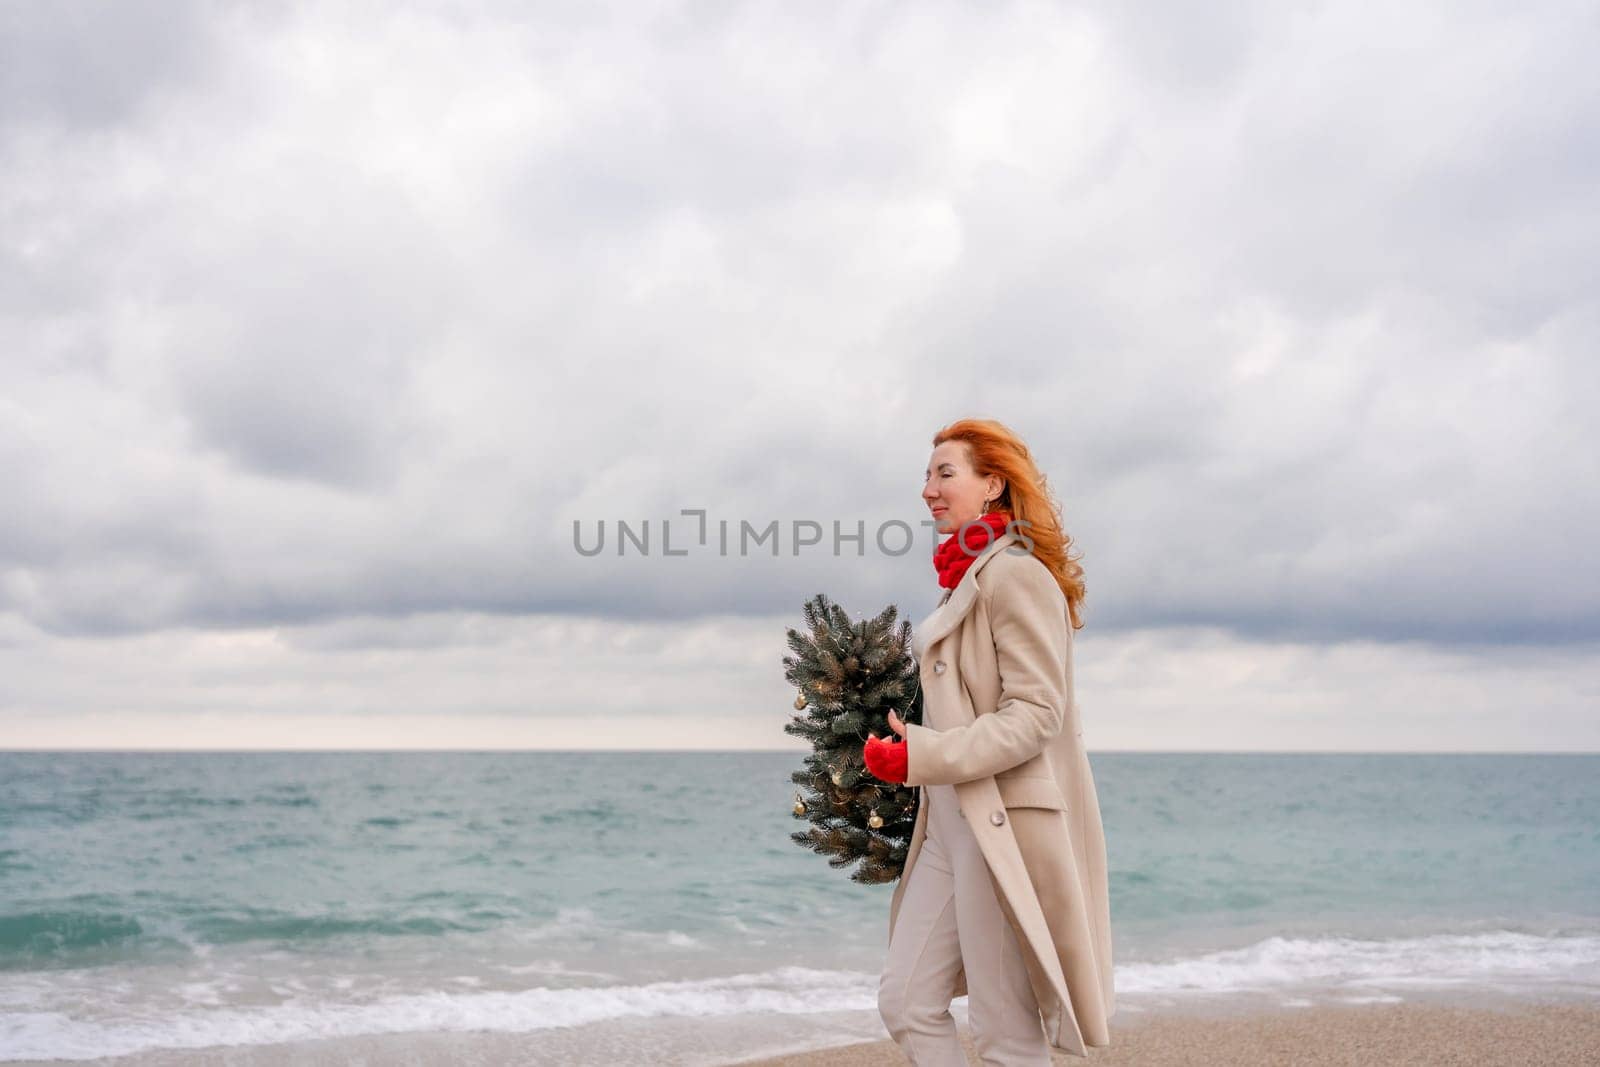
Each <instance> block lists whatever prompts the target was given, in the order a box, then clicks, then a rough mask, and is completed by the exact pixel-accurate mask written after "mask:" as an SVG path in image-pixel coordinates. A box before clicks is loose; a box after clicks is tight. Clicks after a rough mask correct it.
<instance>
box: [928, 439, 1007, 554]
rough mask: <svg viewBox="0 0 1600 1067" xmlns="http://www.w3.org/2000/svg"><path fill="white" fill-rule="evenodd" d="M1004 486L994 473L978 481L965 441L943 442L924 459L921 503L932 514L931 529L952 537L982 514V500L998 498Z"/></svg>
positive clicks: (1002, 481)
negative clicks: (969, 459)
mask: <svg viewBox="0 0 1600 1067" xmlns="http://www.w3.org/2000/svg"><path fill="white" fill-rule="evenodd" d="M1004 485H1005V481H1004V480H1003V479H1002V478H1001V477H1000V476H999V475H998V474H990V475H987V476H986V477H983V478H980V477H978V475H977V474H975V473H974V472H973V470H972V464H971V463H970V462H969V461H968V459H967V445H966V442H965V441H946V442H944V443H943V444H941V445H939V446H938V447H937V448H935V449H934V450H933V455H932V456H931V457H930V458H929V459H928V470H927V476H926V480H925V481H924V482H923V483H922V500H923V503H925V504H927V505H928V511H929V512H931V513H932V516H933V520H934V529H936V530H938V531H939V533H941V534H953V533H955V532H956V530H958V529H960V527H961V526H962V524H963V523H968V522H972V521H974V520H975V519H977V518H978V516H980V515H982V514H983V503H984V501H985V500H992V499H996V498H998V497H999V495H1000V490H1001V488H1003V487H1004Z"/></svg>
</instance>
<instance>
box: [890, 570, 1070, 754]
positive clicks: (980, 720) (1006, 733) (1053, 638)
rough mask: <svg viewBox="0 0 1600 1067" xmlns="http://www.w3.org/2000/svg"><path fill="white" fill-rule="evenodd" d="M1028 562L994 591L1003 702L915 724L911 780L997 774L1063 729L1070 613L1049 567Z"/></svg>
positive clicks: (992, 615) (910, 734)
mask: <svg viewBox="0 0 1600 1067" xmlns="http://www.w3.org/2000/svg"><path fill="white" fill-rule="evenodd" d="M1026 563H1027V565H1026V566H1020V567H1012V568H1009V569H1008V571H1007V572H1006V573H1005V574H1004V575H1002V576H1001V577H1000V581H998V582H997V583H996V585H995V588H994V590H993V592H992V593H991V594H990V597H989V627H990V630H991V632H992V633H993V636H994V647H995V655H996V658H997V660H998V662H999V667H1000V702H999V705H998V706H997V707H996V708H995V709H994V711H992V712H990V713H988V714H980V715H979V716H978V717H977V718H976V719H974V720H973V722H972V724H971V725H969V726H959V727H956V728H954V729H951V730H935V729H933V728H932V727H928V726H923V725H921V724H920V723H908V724H907V726H906V766H907V772H906V784H908V785H953V784H954V783H956V782H968V781H972V780H974V779H977V778H986V777H988V776H990V775H993V774H998V773H1000V772H1001V771H1004V770H1008V769H1009V768H1012V767H1015V766H1017V765H1018V764H1020V763H1025V762H1027V761H1028V760H1030V759H1032V758H1033V757H1034V756H1037V755H1038V754H1039V753H1040V752H1042V751H1044V747H1045V745H1047V744H1048V743H1049V742H1050V739H1051V738H1053V737H1055V736H1056V735H1057V734H1059V733H1060V732H1061V727H1062V724H1063V723H1064V722H1065V721H1066V715H1067V701H1068V700H1069V699H1071V694H1070V693H1068V692H1067V684H1068V683H1067V674H1066V665H1065V658H1064V657H1065V656H1066V651H1067V642H1068V641H1070V640H1071V634H1069V633H1068V632H1067V627H1068V625H1069V623H1068V621H1067V612H1066V608H1065V606H1064V605H1063V604H1062V594H1061V587H1060V586H1059V585H1057V584H1056V580H1055V576H1054V575H1052V574H1051V573H1050V568H1048V567H1046V566H1045V565H1044V564H1043V563H1040V562H1039V561H1038V560H1033V559H1030V560H1028V561H1026ZM991 569H992V568H991Z"/></svg>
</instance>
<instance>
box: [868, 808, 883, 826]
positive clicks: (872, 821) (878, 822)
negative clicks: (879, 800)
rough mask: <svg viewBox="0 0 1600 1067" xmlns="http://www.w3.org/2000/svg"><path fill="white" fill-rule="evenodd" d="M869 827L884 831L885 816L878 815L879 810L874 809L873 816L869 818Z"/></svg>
mask: <svg viewBox="0 0 1600 1067" xmlns="http://www.w3.org/2000/svg"><path fill="white" fill-rule="evenodd" d="M867 825H868V826H870V827H872V828H873V829H874V830H881V829H883V816H881V815H879V814H878V809H877V808H873V809H872V814H871V815H869V816H867Z"/></svg>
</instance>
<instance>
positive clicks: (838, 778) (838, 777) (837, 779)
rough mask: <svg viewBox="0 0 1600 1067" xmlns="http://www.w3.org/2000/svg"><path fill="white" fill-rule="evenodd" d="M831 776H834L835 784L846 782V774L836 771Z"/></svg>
mask: <svg viewBox="0 0 1600 1067" xmlns="http://www.w3.org/2000/svg"><path fill="white" fill-rule="evenodd" d="M831 777H832V778H833V784H834V785H843V784H844V775H842V774H840V773H839V772H838V771H834V772H833V774H832V776H831Z"/></svg>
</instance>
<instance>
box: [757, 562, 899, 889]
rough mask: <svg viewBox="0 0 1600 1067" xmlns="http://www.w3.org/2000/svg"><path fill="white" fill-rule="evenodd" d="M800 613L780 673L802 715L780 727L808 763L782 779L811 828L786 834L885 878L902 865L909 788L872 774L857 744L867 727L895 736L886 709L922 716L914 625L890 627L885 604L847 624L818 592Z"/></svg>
mask: <svg viewBox="0 0 1600 1067" xmlns="http://www.w3.org/2000/svg"><path fill="white" fill-rule="evenodd" d="M804 611H805V618H806V624H807V626H808V628H809V632H807V633H802V632H800V631H798V630H794V629H790V630H789V631H788V635H789V647H790V648H791V649H793V650H794V655H793V656H785V657H784V658H783V664H784V668H785V670H784V677H785V678H787V679H788V680H789V682H790V684H791V685H793V686H795V687H796V688H797V689H798V690H799V691H800V695H799V696H797V697H796V698H795V702H794V706H795V710H796V711H798V712H800V713H801V714H798V715H796V716H794V718H793V719H792V720H791V721H790V722H789V723H788V724H787V725H785V726H784V728H783V730H784V732H785V733H787V734H792V735H794V736H795V737H803V738H805V739H806V740H808V741H810V742H811V745H812V749H813V751H812V753H811V755H809V756H807V757H806V760H805V768H804V769H803V770H798V771H795V772H794V773H793V774H791V775H790V776H789V778H790V781H792V782H794V783H795V784H796V785H799V786H801V787H804V789H805V792H804V793H802V792H796V793H795V798H794V815H795V818H797V819H800V818H804V819H809V820H810V821H811V824H812V825H811V826H810V827H808V828H807V829H805V830H801V831H798V832H796V833H793V834H790V835H789V836H790V838H791V839H792V840H793V841H794V842H795V843H796V844H798V845H801V846H804V847H805V848H809V849H811V850H812V851H814V852H820V853H822V854H823V855H825V856H827V857H828V863H829V865H830V866H833V867H848V866H850V865H851V864H853V863H859V864H860V866H859V867H858V868H857V869H856V870H855V871H854V872H853V873H852V874H851V875H850V878H851V880H852V881H855V882H863V883H866V884H869V885H875V884H879V883H882V882H892V881H894V880H895V879H896V878H898V877H900V871H901V869H902V868H903V867H904V866H905V859H906V850H907V848H908V846H909V845H910V844H911V831H912V828H913V827H914V826H915V824H916V794H915V793H914V792H913V791H912V789H911V787H910V786H906V785H897V784H894V783H890V782H884V781H881V780H879V779H878V778H875V777H873V775H872V774H871V773H870V772H869V771H868V770H867V769H866V767H865V765H864V764H863V763H862V761H861V748H862V745H863V744H864V743H865V742H866V740H867V735H868V733H876V734H877V735H878V736H879V737H884V738H894V736H895V735H894V731H893V730H891V729H890V728H889V719H888V715H889V712H890V711H891V710H892V711H895V712H896V713H897V714H898V715H899V716H900V718H901V719H903V720H905V721H906V722H921V721H922V687H921V685H920V683H919V679H918V675H917V665H916V661H915V660H914V659H913V658H912V656H911V654H910V652H909V651H908V649H909V648H910V642H911V623H910V622H909V621H903V622H901V623H900V624H899V625H898V626H896V625H895V619H896V616H897V614H898V613H897V611H896V609H895V607H894V606H893V605H892V604H891V605H890V606H889V607H887V608H885V609H884V610H883V612H882V613H881V614H879V615H878V616H877V617H876V618H872V619H865V620H863V621H860V622H854V621H852V620H851V618H850V616H849V614H848V613H847V612H846V611H845V610H844V609H843V608H841V607H840V606H839V605H837V604H835V603H833V602H832V601H830V600H829V599H828V598H827V597H826V596H824V595H823V594H821V593H818V594H817V595H816V596H815V597H813V598H812V599H811V600H809V601H807V602H806V604H805V606H804Z"/></svg>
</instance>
